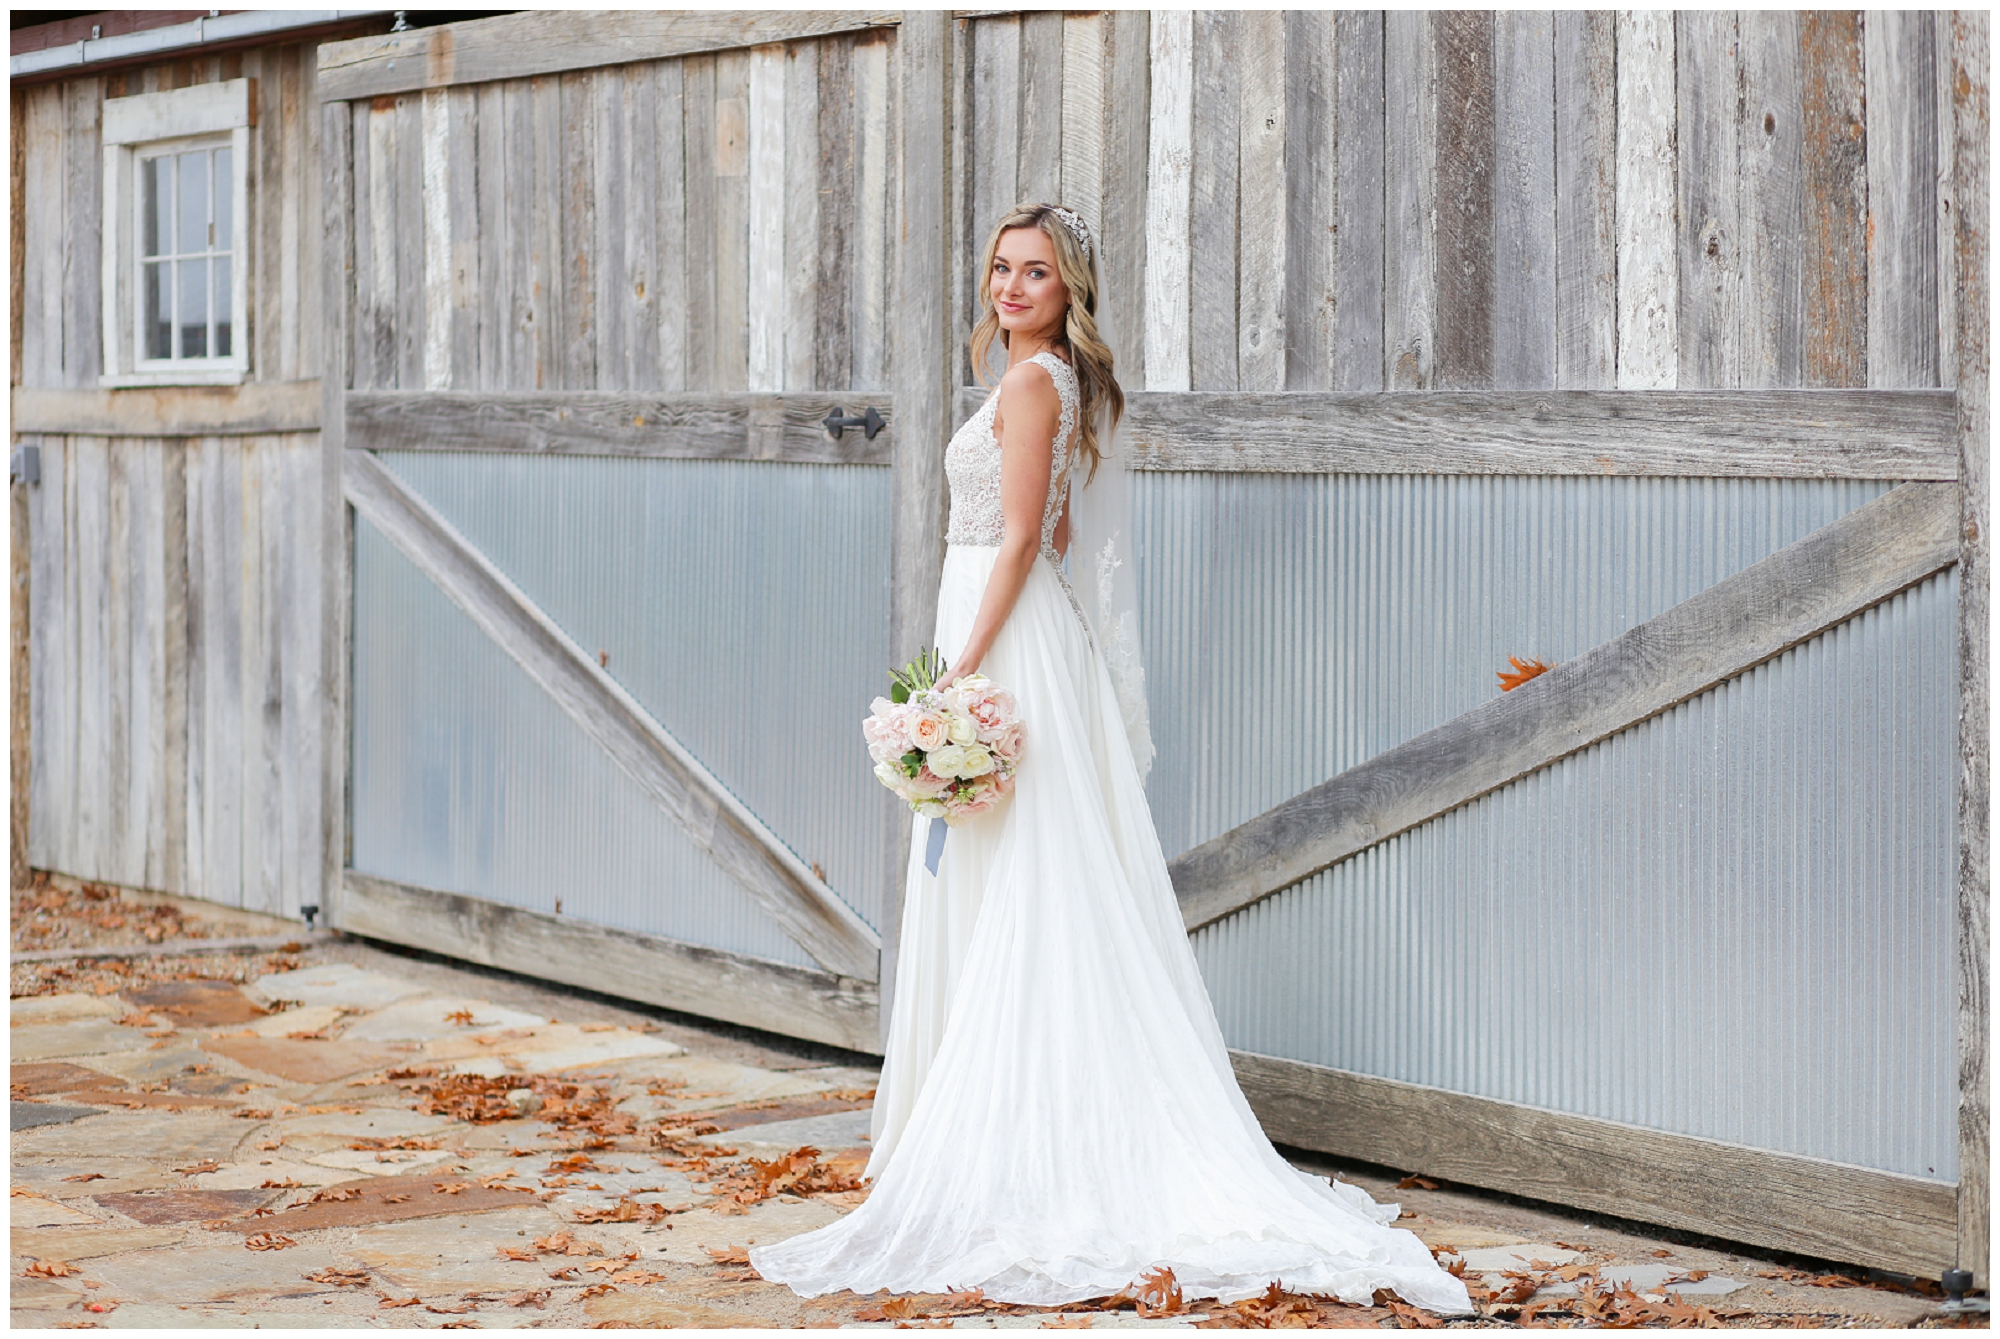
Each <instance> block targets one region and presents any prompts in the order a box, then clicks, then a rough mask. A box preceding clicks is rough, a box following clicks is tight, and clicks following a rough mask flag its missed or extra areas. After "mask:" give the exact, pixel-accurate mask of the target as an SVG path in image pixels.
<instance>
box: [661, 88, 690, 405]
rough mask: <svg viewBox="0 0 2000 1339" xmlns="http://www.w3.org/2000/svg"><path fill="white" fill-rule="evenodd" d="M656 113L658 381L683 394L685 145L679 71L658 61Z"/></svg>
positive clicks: (685, 367)
mask: <svg viewBox="0 0 2000 1339" xmlns="http://www.w3.org/2000/svg"><path fill="white" fill-rule="evenodd" d="M653 80H654V98H655V102H654V111H655V115H656V116H657V118H658V123H659V126H658V132H657V135H658V138H657V141H656V143H657V145H658V155H659V156H658V167H657V169H656V170H657V173H658V176H657V178H656V181H657V183H658V189H657V193H656V195H655V198H654V206H653V207H654V211H655V215H654V219H655V222H654V228H655V231H654V241H653V255H654V258H655V259H654V263H653V282H654V284H655V285H656V286H657V288H658V290H659V292H658V298H657V301H656V303H655V309H656V313H657V315H656V322H655V328H656V330H657V332H658V333H657V335H656V339H657V340H658V343H659V380H658V382H657V383H656V384H657V386H658V388H659V389H660V390H663V391H678V390H685V389H686V388H687V384H688V380H687V378H688V256H689V250H688V234H687V164H686V153H687V143H686V139H685V131H684V129H683V126H682V65H681V62H680V61H662V62H660V64H659V65H657V66H655V67H653Z"/></svg>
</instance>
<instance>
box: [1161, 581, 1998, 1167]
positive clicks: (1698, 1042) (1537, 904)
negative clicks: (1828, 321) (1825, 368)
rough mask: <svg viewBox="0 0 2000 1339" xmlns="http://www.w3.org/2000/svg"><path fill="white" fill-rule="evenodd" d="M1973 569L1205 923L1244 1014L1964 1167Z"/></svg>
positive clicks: (1507, 1076) (1662, 1108)
mask: <svg viewBox="0 0 2000 1339" xmlns="http://www.w3.org/2000/svg"><path fill="white" fill-rule="evenodd" d="M1955 605H1956V573H1955V571H1954V572H1946V573H1942V574H1940V575H1938V576H1936V577H1933V578H1931V579H1930V580H1929V581H1927V582H1925V583H1923V584H1922V585H1921V586H1918V587H1916V588H1915V589H1913V590H1911V591H1908V592H1905V593H1904V594H1902V595H1900V596H1898V597H1896V598H1895V599H1894V600H1891V601H1889V602H1888V603H1886V604H1884V605H1881V606H1878V607H1877V608H1875V609H1873V610H1871V611H1869V612H1867V613H1865V614H1863V615H1861V616H1860V617H1858V618H1856V619H1853V620H1851V621H1849V622H1848V623H1846V624H1843V625H1842V626H1840V627H1838V628H1836V629H1834V630H1832V631H1831V632H1829V633H1827V634H1825V635H1824V636H1822V637H1819V638H1817V639H1815V640H1814V641H1811V642H1808V643H1806V644H1804V645H1802V646H1800V647H1797V648H1795V649H1794V650H1792V651H1790V652H1788V653H1787V654H1785V655H1784V656H1781V657H1779V658H1778V659H1776V660H1774V661H1771V662H1769V663H1767V664H1765V665H1763V666H1760V667H1759V668H1757V669H1755V670H1753V671H1751V672H1750V673H1749V674H1746V675H1744V676H1742V677H1741V678H1739V679H1736V680H1734V681H1732V682H1730V683H1728V684H1725V685H1723V686H1721V687H1719V688H1717V689H1716V690H1714V691H1712V692H1710V693H1707V694H1704V695H1703V696H1701V697H1699V698H1696V699H1694V700H1692V701H1690V702H1687V703H1684V704H1683V705H1681V706H1680V707H1678V708H1676V709H1675V710H1673V711H1671V712H1668V713H1666V714H1665V715H1663V716H1659V717H1656V718H1654V719H1653V720H1651V721H1648V722H1646V723H1644V724H1642V725H1640V726H1637V727H1635V728H1634V729H1632V730H1629V731H1626V732H1625V733H1623V734H1620V735H1617V736H1615V737H1613V738H1612V739H1609V740H1606V741H1604V742H1603V743H1602V744H1599V745H1597V746H1596V747H1594V748H1591V749H1589V750H1586V751H1585V752H1583V753H1581V754H1578V755H1576V756H1574V757H1572V758H1570V759H1567V760H1565V761H1563V762H1561V763H1558V764H1557V765H1555V766H1553V767H1550V768H1546V769H1544V770H1542V771H1540V772H1538V773H1536V774H1534V775H1533V776H1531V777H1527V778H1524V779H1523V780H1522V781H1520V782H1518V783H1516V784H1514V785H1512V786H1508V787H1506V788H1504V789H1502V790H1500V791H1496V792H1494V793H1493V794H1491V795H1488V796H1486V797H1484V798H1482V799H1480V800H1478V801H1476V802H1475V803H1473V804H1471V805H1468V806H1466V807H1464V808H1462V809H1459V810H1457V811H1455V812H1453V813H1451V814H1448V815H1445V816H1444V817H1443V818H1440V819H1438V820H1436V821H1434V822H1431V823H1428V824H1426V825H1424V826H1423V827H1421V828H1418V829H1415V830H1414V831H1412V832H1409V833H1406V834H1404V835H1403V836H1401V837H1398V838H1396V839H1394V840H1392V841H1389V842H1385V843H1383V844H1382V845H1380V846H1377V847H1374V848H1372V849H1371V850H1369V851H1367V852H1364V853H1363V854H1361V855H1360V856H1357V857H1356V858H1354V859H1353V860H1350V861H1347V862H1345V863H1343V864H1340V865H1337V866H1335V867H1333V868H1332V869H1330V870H1327V871H1325V872H1323V873H1321V874H1319V875H1316V876H1315V877H1313V878H1311V879H1309V880H1306V881H1305V882H1303V883H1301V884H1299V885H1297V886H1296V887H1294V888H1291V889H1288V890H1287V891H1285V892H1283V893H1281V894H1279V895H1278V896H1276V897H1273V898H1270V899H1267V900H1266V901H1264V902H1262V903H1259V904H1258V905H1256V906H1254V907H1252V908H1249V909H1247V910H1246V911H1244V912H1243V913H1241V914H1239V915H1237V916H1235V917H1233V918H1231V919H1229V920H1226V921H1223V922H1220V923H1218V924H1216V925H1214V926H1211V927H1209V928H1207V929H1205V930H1203V931H1201V932H1200V933H1199V934H1198V935H1197V936H1196V950H1197V953H1198V956H1199V957H1200V959H1201V964H1202V970H1203V973H1204V975H1205V977H1206V979H1207V981H1208V983H1209V988H1210V990H1211V991H1212V993H1213V995H1214V997H1215V1003H1216V1007H1217V1011H1218V1013H1219V1015H1220V1016H1221V1019H1222V1023H1223V1027H1224V1030H1225V1032H1226V1033H1227V1034H1228V1037H1229V1040H1230V1043H1231V1044H1232V1045H1234V1046H1238V1047H1243V1048H1246V1049H1249V1050H1252V1051H1260V1052H1264V1053H1267V1054H1272V1055H1279V1056H1286V1057H1290V1058H1294V1059H1299V1060H1306V1061H1311V1062H1314V1063H1317V1064H1324V1065H1331V1066H1335V1067H1337V1068H1341V1069H1348V1070H1355V1071H1359V1072H1361V1073H1366V1074H1376V1075H1382V1076H1385V1077H1388V1078H1394V1079H1402V1080H1406V1081H1409V1082H1413V1083H1423V1084H1431V1085H1435V1086H1438V1087H1443V1088H1449V1089H1454V1090H1457V1091H1460V1092H1467V1093H1474V1094H1479V1095H1482V1096H1488V1097H1495V1098H1502V1099H1505V1100H1508V1101H1513V1102H1525V1103H1529V1104H1532V1105H1536V1106H1542V1107H1550V1108H1555V1109H1557V1110H1562V1111H1572V1112H1580V1113H1583V1114H1587V1115H1593V1116H1602V1117H1605V1118H1608V1119H1612V1120H1618V1121H1626V1122H1630V1123H1634V1124H1638V1125H1644V1126H1650V1127H1653V1128H1657V1129H1665V1130H1673V1131H1679V1132H1683V1133H1687V1134H1697V1135H1706V1136H1710V1137H1713V1138H1717V1139H1726V1140H1732V1141H1735V1142H1738V1143H1743V1144H1748V1145H1751V1146H1754V1147H1758V1148H1768V1149H1778V1150H1782V1151H1786V1152H1792V1153H1800V1154H1805V1155H1809V1156H1812V1157H1819V1158H1827V1159H1832V1160H1834V1161H1838V1162H1846V1163H1854V1164H1859V1165H1861V1166H1866V1167H1876V1168H1881V1169H1883V1170H1886V1171H1893V1172H1903V1173H1908V1174H1911V1175H1916V1176H1927V1177H1929V1176H1935V1177H1938V1178H1941V1179H1944V1180H1952V1179H1955V1178H1956V1177H1957V1174H1958V1163H1957V1157H1958V1154H1957V1126H1956V1114H1955V1113H1956V1104H1957V1096H1956V1095H1957V1080H1956V1058H1955V1057H1956V1050H1955V1042H1954V1036H1955V1032H1954V1028H1955V1020H1956V1004H1955V996H1954V992H1953V959H1952V944H1953V896H1954V878H1953V851H1954V846H1955V833H1954V827H1953V815H1952V800H1951V779H1952V777H1951V772H1952V756H1953V753H1952V741H1953V737H1954V729H1955V704H1956V695H1955V693H1954V691H1953V685H1954V682H1955V679H1954V674H1953V668H1952V666H1953V658H1954V647H1955V631H1954V628H1955V623H1954V610H1955Z"/></svg>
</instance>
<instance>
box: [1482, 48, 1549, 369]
mask: <svg viewBox="0 0 2000 1339" xmlns="http://www.w3.org/2000/svg"><path fill="white" fill-rule="evenodd" d="M1555 55H1556V47H1555V20H1554V16H1553V15H1551V14H1549V13H1547V12H1545V11H1537V10H1509V11H1505V12H1502V13H1498V14H1495V15H1494V17H1493V260H1494V263H1493V337H1492V338H1493V384H1494V386H1495V387H1497V388H1499V389H1501V390H1527V389H1535V390H1539V389H1541V388H1543V387H1552V386H1554V385H1555V384H1556V329H1557V324H1556V236H1557V233H1556V122H1555V99H1556V87H1557V85H1556V75H1555Z"/></svg>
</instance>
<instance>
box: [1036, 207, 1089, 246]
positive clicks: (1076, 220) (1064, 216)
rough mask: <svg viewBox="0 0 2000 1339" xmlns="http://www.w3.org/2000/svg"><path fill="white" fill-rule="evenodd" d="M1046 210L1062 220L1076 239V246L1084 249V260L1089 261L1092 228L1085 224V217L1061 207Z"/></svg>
mask: <svg viewBox="0 0 2000 1339" xmlns="http://www.w3.org/2000/svg"><path fill="white" fill-rule="evenodd" d="M1046 208H1047V209H1048V211H1049V212H1050V213H1051V214H1054V215H1055V216H1056V217H1057V218H1059V219H1061V220H1062V223H1063V227H1065V228H1068V229H1069V235H1070V236H1071V237H1074V238H1076V244H1077V245H1078V246H1080V247H1082V248H1083V258H1084V259H1085V260H1089V259H1090V228H1089V226H1088V225H1086V224H1085V223H1084V221H1083V215H1081V214H1079V213H1077V212H1076V211H1075V210H1074V209H1064V208H1063V207H1062V206H1061V205H1048V206H1046Z"/></svg>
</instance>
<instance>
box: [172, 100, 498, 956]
mask: <svg viewBox="0 0 2000 1339" xmlns="http://www.w3.org/2000/svg"><path fill="white" fill-rule="evenodd" d="M511 90H512V93H513V94H524V93H525V91H526V90H525V89H522V88H521V87H520V86H519V85H518V84H516V85H513V86H511ZM512 102H513V103H518V104H520V105H525V98H524V97H518V96H517V97H513V98H512ZM517 124H518V122H516V121H514V120H511V119H510V121H509V125H508V136H509V146H510V149H511V148H512V140H513V135H514V131H515V127H516V125H517ZM321 126H322V129H321V134H320V141H321V145H322V154H321V158H320V181H321V187H320V194H321V197H322V199H323V200H324V201H325V204H326V212H325V214H324V215H323V216H322V217H323V224H322V226H323V229H324V231H323V232H322V234H321V239H320V254H321V255H322V256H323V257H324V259H325V264H324V266H323V269H322V274H321V288H320V309H321V312H322V314H323V319H324V320H325V322H326V327H327V341H326V355H325V356H326V365H325V369H324V371H323V373H322V375H321V377H320V432H319V456H318V470H317V480H316V482H317V487H316V488H315V489H314V491H313V494H312V497H313V501H314V504H315V510H316V513H317V516H318V524H319V536H318V540H319V564H318V573H317V576H318V590H319V606H318V608H319V615H320V616H319V618H318V620H317V621H316V626H318V627H319V628H321V629H322V630H323V633H322V637H321V641H320V645H319V653H320V661H319V678H318V682H319V685H320V691H319V692H318V693H317V694H316V695H314V696H313V697H312V698H310V699H308V701H313V702H317V703H318V706H319V712H318V717H317V720H316V724H317V726H318V730H317V735H318V750H319V751H318V755H317V756H318V759H319V764H320V771H319V776H320V788H319V809H318V825H317V828H316V829H315V834H314V835H315V839H316V840H315V846H314V850H315V852H316V854H317V856H318V860H317V865H316V868H315V869H314V870H313V871H312V873H313V875H314V876H315V877H314V882H313V884H312V885H311V891H312V892H313V893H314V894H316V896H313V897H311V898H310V899H307V900H309V901H310V902H316V903H318V904H319V905H320V907H322V908H323V909H324V910H325V912H326V915H327V921H328V923H330V924H331V923H336V922H337V917H338V914H339V910H340V908H339V898H340V884H341V872H342V870H343V869H344V868H345V867H346V865H347V756H348V754H347V669H348V663H349V660H348V648H349V646H350V645H351V640H350V638H351V631H352V624H351V619H350V613H351V606H350V600H349V597H350V594H351V591H352V585H351V573H352V568H351V566H350V564H349V559H348V553H349V550H348V547H347V545H346V543H345V538H346V536H347V533H348V527H349V525H350V520H349V516H350V513H349V511H348V508H347V503H346V500H345V498H344V497H343V495H342V492H341V478H342V474H343V466H344V464H345V462H344V460H343V456H344V454H345V452H346V449H347V413H346V403H345V402H346V387H347V384H348V378H347V377H346V375H345V374H344V373H345V368H344V366H343V357H344V353H345V351H346V350H347V349H349V348H351V347H352V343H351V341H350V340H349V339H348V338H346V336H345V332H346V327H347V322H348V320H349V319H350V318H349V313H350V312H351V311H352V310H353V307H352V305H351V303H352V297H351V293H352V278H351V275H352V273H353V268H354V264H353V256H354V251H355V246H354V236H353V233H352V224H351V220H352V219H353V217H354V215H353V212H352V204H351V202H352V199H353V195H354V191H355V187H356V174H355V171H354V166H353V161H352V153H353V148H352V145H353V137H352V136H353V132H352V124H351V121H350V119H349V117H348V109H347V107H346V106H345V105H343V104H340V103H330V104H327V105H326V106H325V108H324V109H323V111H322V116H321ZM525 138H526V137H525V136H523V140H524V141H525ZM509 157H510V163H522V162H524V161H529V160H528V159H527V158H526V155H525V154H519V153H511V152H510V155H509ZM529 180H530V178H528V177H526V176H522V177H518V178H515V179H514V185H515V188H516V190H525V188H526V184H527V182H528V181H529ZM513 217H518V215H516V216H513ZM526 241H527V238H526V237H525V236H524V235H522V236H518V237H517V240H516V245H517V246H518V245H524V244H525V243H526ZM520 272H521V271H520V270H519V269H517V270H516V271H515V273H516V274H519V273H520ZM517 366H519V365H518V364H517ZM183 519H184V522H185V518H183ZM186 698H187V700H188V701H190V702H192V700H193V696H192V692H191V691H190V692H189V693H188V694H186ZM183 751H184V752H186V753H188V754H189V756H192V750H191V749H187V748H186V747H185V746H183Z"/></svg>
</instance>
